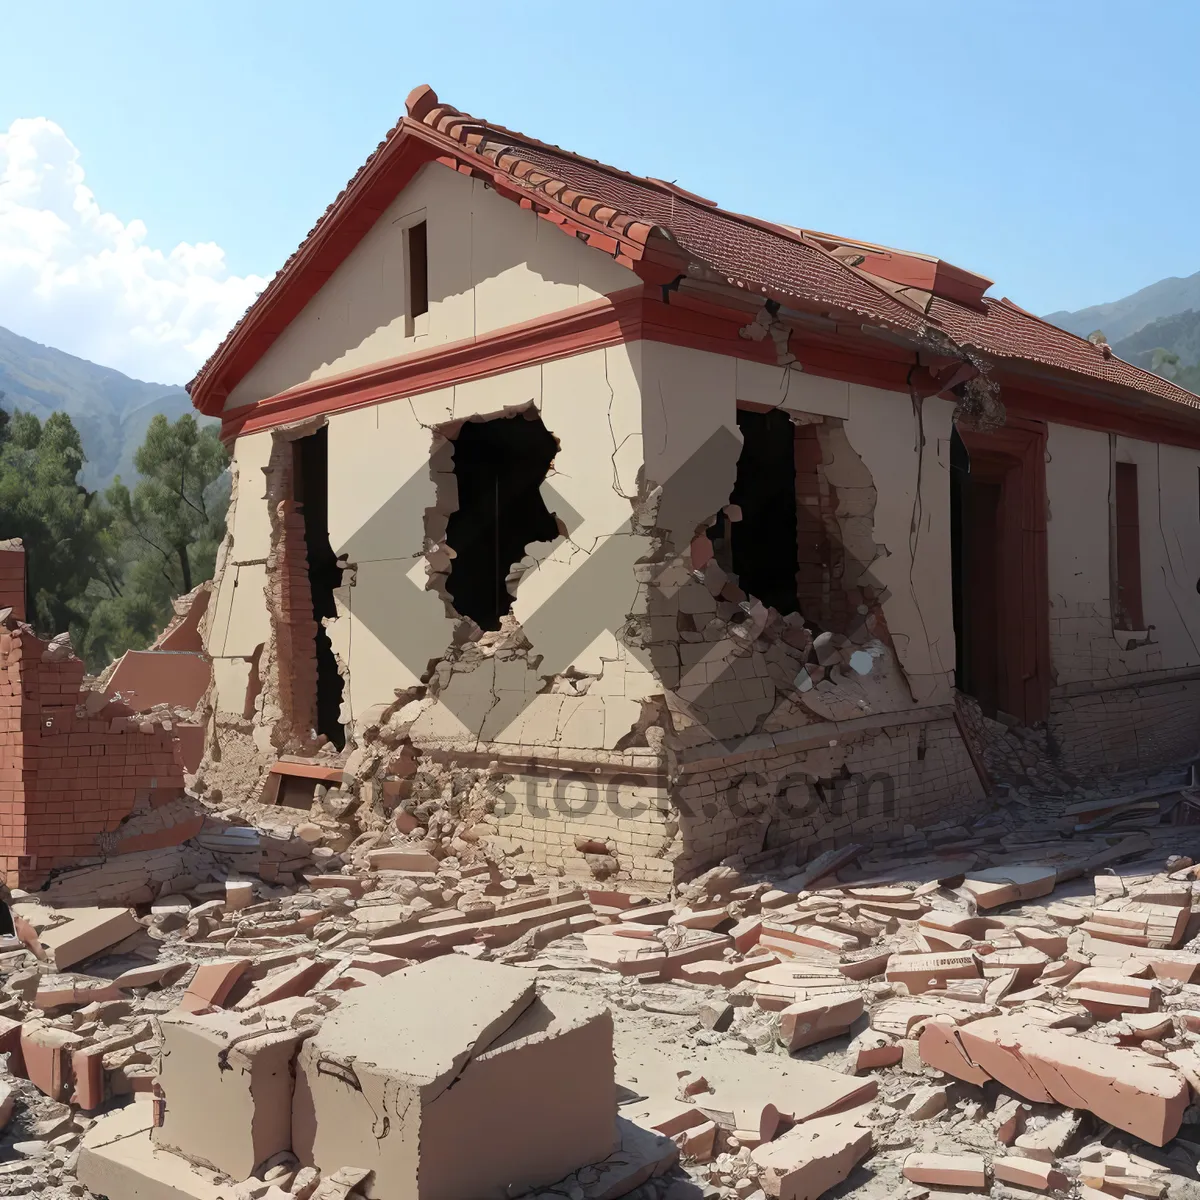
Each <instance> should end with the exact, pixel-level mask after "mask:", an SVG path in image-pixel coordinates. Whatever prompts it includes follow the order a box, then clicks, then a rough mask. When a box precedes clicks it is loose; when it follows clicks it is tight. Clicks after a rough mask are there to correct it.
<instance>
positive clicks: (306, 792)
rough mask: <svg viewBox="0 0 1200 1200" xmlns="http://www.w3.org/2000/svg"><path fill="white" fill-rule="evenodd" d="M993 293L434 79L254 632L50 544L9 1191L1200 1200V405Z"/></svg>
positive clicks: (268, 509)
mask: <svg viewBox="0 0 1200 1200" xmlns="http://www.w3.org/2000/svg"><path fill="white" fill-rule="evenodd" d="M552 226H553V228H552ZM988 287H989V282H988V281H987V280H985V279H982V278H981V277H979V276H975V275H971V274H970V273H968V272H965V271H962V270H960V269H958V268H956V267H952V266H950V265H949V264H947V263H944V262H942V261H940V260H936V259H931V258H928V257H925V256H921V255H917V254H910V253H902V252H899V251H895V250H890V249H887V248H884V247H879V246H873V245H869V244H866V243H861V242H851V241H849V240H847V239H843V238H837V237H833V236H830V235H826V234H817V233H813V232H809V231H804V230H799V229H793V228H789V227H784V226H779V225H773V224H770V223H767V222H762V221H758V220H755V219H752V218H748V217H743V216H739V215H736V214H732V213H728V212H725V211H723V210H721V209H720V208H719V207H718V206H716V205H715V204H714V203H712V202H711V201H707V200H704V199H703V198H702V197H699V196H695V195H693V194H691V193H688V192H685V191H683V190H682V189H680V188H678V187H677V186H676V185H674V184H667V183H664V182H662V181H660V180H654V179H641V178H637V177H633V176H630V175H627V174H625V173H623V172H620V171H617V170H615V169H613V168H609V167H605V166H602V165H601V164H598V163H595V162H592V161H591V160H588V159H583V158H581V157H579V156H577V155H573V154H569V153H567V152H565V151H562V150H559V149H558V148H555V147H550V146H546V145H544V144H542V143H538V142H536V141H533V140H532V139H529V138H527V137H524V136H522V135H519V134H515V133H513V132H511V131H508V130H505V129H502V128H500V127H498V126H491V125H487V124H484V123H482V122H478V121H476V120H474V119H473V118H469V117H466V116H465V115H464V114H461V113H459V112H457V111H456V110H454V109H452V108H449V107H448V106H446V105H443V104H441V103H440V102H439V101H438V99H437V97H436V96H435V95H434V94H433V93H432V92H431V91H430V90H429V89H428V88H418V89H417V90H416V91H415V92H414V93H413V94H412V95H411V96H410V97H409V102H408V115H407V116H406V117H405V118H404V119H403V120H402V121H401V122H400V124H399V125H397V127H396V128H395V129H394V130H393V131H392V132H391V133H390V134H389V135H388V138H387V139H386V140H385V142H384V143H383V144H382V145H381V147H380V148H379V150H378V151H377V153H376V154H375V155H374V156H372V158H371V159H370V160H369V162H368V163H367V164H366V166H364V168H363V169H362V171H360V172H359V174H358V175H357V176H356V177H355V178H354V180H352V181H351V183H350V185H349V187H348V188H347V190H346V191H345V192H344V193H343V194H342V196H341V197H339V199H338V200H337V201H336V202H335V204H334V205H333V206H332V207H331V208H330V210H329V211H328V212H327V214H326V216H325V217H324V218H323V219H322V220H321V222H320V223H319V224H318V225H317V227H316V228H315V229H314V231H313V232H312V234H311V235H310V236H309V238H308V239H307V240H306V241H305V243H304V245H303V246H302V247H301V248H300V250H299V251H297V254H296V255H295V256H294V257H293V258H292V259H291V260H290V261H289V262H288V264H286V266H285V267H284V269H283V271H282V272H281V273H280V274H279V275H278V276H277V277H276V278H275V279H274V280H273V281H272V283H271V284H270V285H269V286H268V288H267V289H266V290H265V291H264V293H263V295H262V296H261V297H260V298H259V300H258V301H257V302H256V303H255V305H254V306H253V307H252V308H251V310H250V311H249V312H248V313H247V315H246V317H245V318H244V319H243V321H242V322H241V323H240V324H239V325H238V326H237V327H236V329H235V330H234V331H233V332H232V333H231V334H230V336H229V338H227V339H226V341H225V343H224V344H223V345H222V346H221V347H220V349H219V350H218V351H217V352H216V354H215V355H214V356H213V358H212V359H211V360H210V362H209V363H208V364H207V365H206V367H205V368H204V370H203V371H202V372H201V373H200V375H199V376H198V377H197V379H196V380H195V381H194V382H193V385H192V389H191V390H192V395H193V399H194V400H195V402H196V404H197V406H198V407H199V408H200V410H201V411H202V412H206V413H209V414H211V415H214V416H219V417H220V418H221V421H222V426H223V431H224V435H225V437H226V439H227V440H228V442H229V443H230V445H231V447H232V450H233V455H234V472H235V479H234V499H233V504H232V507H231V510H230V517H229V530H228V536H227V538H226V540H225V543H224V545H223V547H222V551H221V554H220V557H219V560H218V569H217V574H216V577H215V579H214V580H213V581H212V582H211V584H205V585H202V586H201V587H200V588H198V589H196V591H195V592H193V593H192V594H191V595H189V596H186V597H182V598H181V599H180V600H179V601H178V602H177V604H176V615H175V618H174V619H173V620H172V621H171V622H170V624H169V625H168V627H167V628H166V629H165V630H164V631H163V633H162V635H161V636H160V637H159V638H158V640H157V641H156V642H155V644H154V645H153V646H152V647H151V648H150V649H149V650H147V651H131V652H129V653H127V654H125V655H123V656H122V657H121V658H120V659H119V660H118V661H117V662H115V663H114V664H112V665H111V666H110V667H109V668H108V669H107V670H106V671H104V672H103V673H102V674H101V675H100V676H99V677H96V678H90V677H87V676H86V675H85V670H84V665H83V663H82V662H80V661H79V660H78V659H77V658H76V657H75V656H74V654H73V653H72V650H71V646H70V641H69V638H67V637H65V636H59V637H55V638H53V639H51V640H49V641H46V640H45V639H42V638H38V637H37V636H36V635H35V634H34V632H33V630H32V629H31V628H30V626H29V625H28V624H27V623H26V622H25V621H24V615H25V607H24V605H25V600H24V596H25V590H26V584H25V571H24V566H25V564H24V557H23V551H22V549H21V547H20V545H19V543H12V542H9V543H4V544H3V545H0V668H2V670H0V699H2V700H3V703H4V705H5V706H6V709H5V717H4V720H5V726H4V729H3V730H0V735H2V736H3V739H4V740H3V743H2V744H3V747H4V750H3V756H2V757H0V769H2V770H3V772H4V775H3V779H2V781H0V782H2V784H3V788H4V796H3V799H2V801H0V817H2V819H0V870H3V874H4V885H5V886H3V887H0V1059H2V1060H3V1063H4V1067H5V1070H3V1071H0V1194H3V1195H19V1196H32V1195H35V1194H36V1195H38V1196H40V1197H42V1198H43V1200H67V1197H79V1196H83V1197H85V1198H86V1197H87V1196H89V1195H94V1196H100V1197H107V1198H108V1200H117V1198H118V1197H144V1198H147V1200H182V1198H188V1200H357V1198H363V1200H373V1198H380V1200H383V1198H391V1197H400V1196H413V1197H421V1198H423V1200H481V1198H483V1197H487V1198H489V1200H521V1198H522V1197H527V1198H528V1200H557V1198H561V1197H563V1196H566V1197H568V1200H620V1198H621V1197H625V1196H628V1197H630V1198H631V1200H767V1198H768V1197H769V1198H770V1200H816V1197H818V1196H820V1195H822V1194H824V1193H826V1192H827V1191H829V1190H830V1189H832V1188H835V1187H842V1186H843V1185H844V1189H843V1192H842V1193H841V1194H845V1192H847V1191H851V1190H852V1191H854V1192H855V1193H856V1194H858V1195H860V1196H863V1197H868V1196H871V1197H880V1198H882V1197H885V1196H887V1197H891V1196H900V1197H902V1200H921V1198H922V1197H925V1196H928V1195H930V1194H931V1193H930V1191H929V1189H930V1188H937V1189H939V1190H940V1189H946V1191H944V1192H941V1193H940V1194H944V1195H960V1196H964V1197H971V1196H974V1195H978V1194H979V1192H980V1191H982V1190H987V1189H990V1190H991V1194H992V1195H993V1196H994V1197H996V1200H1014V1198H1015V1200H1021V1198H1023V1197H1024V1198H1027V1197H1028V1196H1030V1195H1036V1194H1047V1193H1048V1194H1052V1195H1055V1196H1066V1195H1068V1194H1069V1195H1071V1196H1072V1197H1076V1196H1077V1197H1078V1198H1079V1200H1126V1198H1129V1200H1174V1198H1175V1197H1180V1196H1185V1195H1189V1194H1192V1192H1194V1188H1195V1186H1196V1180H1197V1179H1200V1140H1193V1138H1194V1137H1195V1135H1194V1134H1193V1132H1192V1130H1193V1128H1194V1127H1195V1126H1197V1125H1200V902H1198V901H1197V898H1196V897H1197V893H1196V888H1197V881H1198V880H1200V866H1197V865H1196V863H1197V862H1200V828H1198V826H1200V787H1197V786H1196V775H1195V770H1194V768H1193V767H1192V766H1191V759H1192V758H1193V757H1194V755H1195V751H1196V740H1197V721H1196V717H1197V713H1196V704H1195V700H1194V697H1195V694H1196V687H1197V684H1196V679H1197V677H1198V673H1200V661H1198V659H1200V651H1197V649H1196V642H1195V641H1194V636H1195V634H1196V632H1198V631H1197V630H1196V624H1197V618H1198V616H1200V614H1198V612H1197V601H1196V599H1195V598H1194V597H1195V593H1194V592H1193V588H1192V585H1191V584H1190V583H1189V580H1190V578H1192V576H1193V575H1196V574H1198V573H1200V530H1198V526H1200V521H1198V520H1197V515H1196V514H1197V509H1196V506H1195V503H1194V501H1195V496H1194V495H1193V494H1192V491H1191V489H1193V488H1194V487H1195V486H1196V480H1197V478H1200V474H1198V471H1200V458H1197V453H1198V452H1200V424H1198V421H1200V417H1198V415H1197V412H1198V409H1200V399H1198V398H1197V397H1194V396H1192V395H1191V394H1190V393H1187V392H1184V391H1182V390H1181V389H1179V388H1177V387H1175V386H1174V385H1172V384H1170V383H1168V382H1166V381H1164V380H1161V379H1159V378H1157V377H1155V376H1153V375H1150V374H1148V373H1146V372H1144V371H1140V370H1138V369H1136V368H1134V367H1132V366H1129V365H1128V364H1126V363H1123V362H1121V361H1120V360H1118V359H1115V358H1113V357H1112V356H1111V354H1110V352H1109V351H1108V348H1107V346H1105V345H1103V344H1102V343H1097V344H1093V343H1092V342H1090V341H1083V340H1081V339H1078V338H1074V337H1071V336H1069V335H1067V334H1064V333H1061V332H1059V331H1057V330H1054V329H1052V328H1051V327H1049V326H1047V325H1046V324H1045V323H1044V322H1041V321H1039V320H1038V319H1037V318H1036V317H1033V316H1031V315H1029V314H1027V313H1024V312H1023V311H1022V310H1020V309H1019V308H1017V307H1016V306H1014V305H1012V304H1011V303H1009V302H1008V301H995V300H993V299H991V298H989V297H987V296H986V295H985V292H986V290H987V288H988ZM1196 590H1197V591H1200V584H1197V585H1196ZM713 864H715V865H713Z"/></svg>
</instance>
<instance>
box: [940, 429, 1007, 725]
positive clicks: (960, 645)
mask: <svg viewBox="0 0 1200 1200" xmlns="http://www.w3.org/2000/svg"><path fill="white" fill-rule="evenodd" d="M979 467H980V470H978V471H976V472H975V473H974V475H972V471H971V460H970V457H969V456H968V454H967V449H966V446H965V445H964V444H963V442H962V439H961V438H960V437H959V435H958V430H957V429H956V430H954V432H953V433H952V435H951V439H950V594H951V605H952V609H953V613H954V645H955V664H954V684H955V686H956V687H957V688H958V689H959V691H961V692H965V693H966V694H967V695H968V696H974V697H975V699H976V700H978V701H979V707H980V708H981V709H982V710H983V712H984V713H985V714H986V715H987V716H989V717H995V715H996V712H997V711H998V709H999V708H1000V707H1001V696H1002V693H1003V691H1004V683H1003V679H1002V676H1003V675H1004V667H1005V663H1004V661H1003V653H1004V646H1005V641H1004V631H1003V629H1002V616H1001V609H1000V599H999V596H1000V590H1001V579H1002V574H1003V570H1004V567H1003V562H1002V560H1003V556H1004V545H1005V536H1004V534H1005V531H1004V525H1003V489H1004V478H1003V467H1002V466H997V467H996V468H995V469H994V470H993V469H990V468H991V467H992V464H990V463H984V462H983V461H982V460H981V462H980V464H979Z"/></svg>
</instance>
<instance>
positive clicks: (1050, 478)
mask: <svg viewBox="0 0 1200 1200" xmlns="http://www.w3.org/2000/svg"><path fill="white" fill-rule="evenodd" d="M1047 457H1048V462H1047V466H1046V490H1047V499H1048V502H1049V520H1048V523H1047V548H1048V558H1049V586H1050V638H1051V656H1052V660H1053V665H1054V670H1055V675H1056V682H1057V683H1058V684H1059V685H1063V684H1072V683H1078V682H1083V681H1089V680H1103V679H1108V678H1111V677H1120V676H1122V675H1128V674H1132V673H1141V672H1146V671H1158V670H1169V669H1175V668H1186V667H1194V666H1197V665H1200V594H1197V591H1196V585H1197V581H1198V580H1200V452H1198V451H1195V450H1186V449H1182V448H1180V447H1177V446H1162V445H1158V444H1156V443H1153V442H1143V441H1136V440H1134V439H1132V438H1125V437H1113V438H1110V436H1109V435H1108V434H1106V433H1097V432H1094V431H1092V430H1087V429H1076V428H1074V427H1072V426H1067V425H1057V424H1051V425H1050V426H1049V431H1048V437H1047ZM1114 458H1115V460H1116V461H1118V462H1129V463H1135V464H1136V465H1137V468H1138V516H1139V521H1140V525H1141V555H1142V609H1143V617H1144V620H1145V622H1146V624H1147V625H1148V626H1152V627H1153V628H1152V629H1151V630H1150V642H1149V644H1148V645H1144V646H1138V647H1135V648H1133V649H1125V643H1126V641H1127V639H1121V640H1118V639H1117V638H1116V637H1114V634H1113V626H1112V608H1111V596H1110V592H1111V582H1110V550H1109V520H1110V511H1111V502H1110V494H1109V493H1110V476H1111V467H1110V463H1111V462H1112V461H1113V459H1114Z"/></svg>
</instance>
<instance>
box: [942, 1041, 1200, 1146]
mask: <svg viewBox="0 0 1200 1200" xmlns="http://www.w3.org/2000/svg"><path fill="white" fill-rule="evenodd" d="M957 1037H958V1041H959V1044H960V1045H961V1047H962V1049H963V1052H964V1054H965V1055H966V1056H967V1059H968V1060H969V1062H970V1063H972V1064H973V1065H974V1066H975V1067H978V1068H980V1069H982V1070H983V1071H985V1072H986V1073H987V1074H988V1075H990V1076H991V1077H992V1078H993V1079H995V1080H997V1081H998V1082H999V1083H1001V1084H1003V1085H1004V1086H1005V1087H1008V1088H1011V1089H1012V1090H1013V1091H1014V1092H1016V1093H1017V1094H1018V1095H1021V1096H1024V1097H1025V1098H1026V1099H1027V1100H1033V1101H1040V1102H1043V1103H1048V1102H1051V1101H1053V1102H1056V1103H1058V1104H1064V1105H1067V1106H1069V1107H1071V1108H1082V1109H1087V1110H1088V1111H1090V1112H1093V1113H1095V1114H1096V1115H1097V1116H1098V1117H1100V1118H1101V1119H1102V1120H1105V1121H1108V1122H1109V1123H1110V1124H1112V1125H1115V1126H1116V1127H1117V1128H1118V1129H1124V1130H1125V1131H1126V1132H1128V1133H1134V1134H1136V1135H1137V1136H1138V1137H1141V1138H1144V1139H1145V1140H1146V1141H1148V1142H1151V1143H1152V1144H1154V1145H1156V1146H1162V1145H1165V1144H1166V1143H1167V1142H1168V1141H1170V1140H1171V1138H1173V1137H1174V1136H1175V1134H1176V1133H1177V1132H1178V1131H1179V1127H1180V1125H1181V1124H1182V1122H1183V1113H1184V1109H1186V1107H1187V1104H1188V1085H1187V1080H1186V1079H1185V1078H1184V1077H1183V1075H1182V1074H1181V1073H1180V1072H1179V1071H1177V1070H1176V1069H1175V1068H1174V1067H1172V1066H1171V1065H1170V1064H1168V1063H1166V1062H1164V1061H1163V1060H1161V1059H1157V1058H1154V1057H1152V1056H1151V1055H1149V1054H1146V1053H1144V1052H1143V1051H1141V1050H1136V1049H1131V1048H1126V1047H1119V1046H1106V1045H1103V1044H1101V1043H1098V1042H1094V1041H1089V1040H1087V1039H1084V1038H1081V1037H1076V1036H1074V1035H1071V1034H1067V1033H1063V1032H1060V1031H1058V1030H1053V1029H1041V1028H1038V1027H1036V1026H1034V1025H1031V1024H1030V1023H1028V1022H1027V1021H1024V1020H1022V1019H1020V1018H1019V1017H997V1018H990V1019H984V1020H981V1021H973V1022H971V1023H969V1024H967V1025H963V1026H961V1027H960V1028H959V1029H958V1030H957ZM943 1069H946V1070H951V1071H952V1070H953V1067H952V1066H950V1065H947V1066H946V1067H944V1068H943Z"/></svg>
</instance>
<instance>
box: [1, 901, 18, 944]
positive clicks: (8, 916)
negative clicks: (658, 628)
mask: <svg viewBox="0 0 1200 1200" xmlns="http://www.w3.org/2000/svg"><path fill="white" fill-rule="evenodd" d="M16 935H17V930H16V926H15V925H14V924H13V919H12V913H11V912H10V911H9V908H8V905H7V904H5V903H4V901H3V900H0V937H16Z"/></svg>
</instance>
